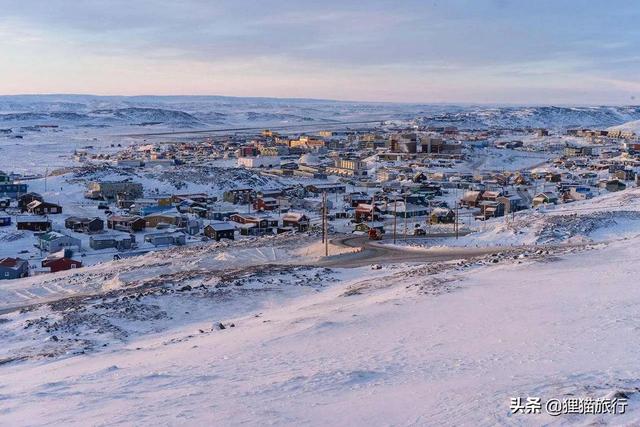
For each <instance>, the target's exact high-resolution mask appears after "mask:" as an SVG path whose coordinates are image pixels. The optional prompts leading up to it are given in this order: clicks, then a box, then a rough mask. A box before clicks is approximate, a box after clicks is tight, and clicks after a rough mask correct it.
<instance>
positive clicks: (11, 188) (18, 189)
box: [0, 184, 27, 199]
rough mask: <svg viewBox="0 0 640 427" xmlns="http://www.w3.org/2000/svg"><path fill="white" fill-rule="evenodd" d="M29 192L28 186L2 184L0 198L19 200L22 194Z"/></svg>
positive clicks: (0, 185)
mask: <svg viewBox="0 0 640 427" xmlns="http://www.w3.org/2000/svg"><path fill="white" fill-rule="evenodd" d="M26 192H27V184H0V197H10V198H12V199H17V198H18V196H19V195H20V194H25V193H26Z"/></svg>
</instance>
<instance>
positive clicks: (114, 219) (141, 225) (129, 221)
mask: <svg viewBox="0 0 640 427" xmlns="http://www.w3.org/2000/svg"><path fill="white" fill-rule="evenodd" d="M146 226H147V222H146V221H145V220H144V218H140V217H139V216H120V215H113V216H110V217H109V218H107V228H109V229H111V230H119V231H126V232H128V233H135V232H138V231H142V230H144V229H145V227H146Z"/></svg>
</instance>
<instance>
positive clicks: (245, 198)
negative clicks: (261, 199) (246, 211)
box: [222, 188, 255, 205]
mask: <svg viewBox="0 0 640 427" xmlns="http://www.w3.org/2000/svg"><path fill="white" fill-rule="evenodd" d="M254 195H255V191H254V190H253V189H252V188H238V189H235V190H229V191H225V192H224V193H223V195H222V199H223V200H224V201H225V202H229V203H233V204H234V205H246V204H249V203H250V202H251V201H252V200H253V197H254Z"/></svg>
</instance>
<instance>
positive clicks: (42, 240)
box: [38, 231, 82, 253]
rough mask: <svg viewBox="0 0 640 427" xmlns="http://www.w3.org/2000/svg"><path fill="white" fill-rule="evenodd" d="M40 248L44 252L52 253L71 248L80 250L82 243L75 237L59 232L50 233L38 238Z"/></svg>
mask: <svg viewBox="0 0 640 427" xmlns="http://www.w3.org/2000/svg"><path fill="white" fill-rule="evenodd" d="M38 247H39V248H40V249H41V250H43V251H47V252H49V253H51V252H58V251H60V250H63V249H66V248H70V247H77V248H78V249H80V248H81V247H82V242H81V241H80V239H76V238H75V237H71V236H67V235H66V234H62V233H59V232H57V231H49V232H48V233H45V234H43V235H42V236H40V237H39V238H38Z"/></svg>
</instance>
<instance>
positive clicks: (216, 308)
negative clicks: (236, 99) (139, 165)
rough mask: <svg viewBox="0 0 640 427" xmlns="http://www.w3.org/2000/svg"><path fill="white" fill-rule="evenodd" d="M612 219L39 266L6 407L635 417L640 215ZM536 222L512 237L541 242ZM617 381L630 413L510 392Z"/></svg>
mask: <svg viewBox="0 0 640 427" xmlns="http://www.w3.org/2000/svg"><path fill="white" fill-rule="evenodd" d="M637 200H638V192H637V190H628V191H624V192H620V193H617V194H613V195H611V196H608V198H603V200H602V202H600V203H595V202H592V201H587V202H583V203H582V204H577V203H576V204H573V205H567V206H565V207H563V208H566V209H571V208H573V211H572V212H571V217H572V218H577V219H579V220H580V221H587V222H588V221H591V220H592V219H593V217H594V215H601V214H602V212H606V211H610V210H611V206H613V205H616V206H619V205H620V204H624V206H625V210H628V211H630V212H634V211H635V210H636V209H637V207H638V202H637ZM563 208H556V210H557V212H555V213H554V214H553V215H549V216H548V217H545V218H548V219H540V220H539V221H537V222H532V225H531V229H532V230H537V231H530V233H531V236H535V239H538V240H539V239H540V237H541V236H542V234H541V233H540V232H539V230H543V229H544V228H545V225H546V224H549V223H551V224H556V223H555V222H554V221H555V220H554V219H553V218H557V217H562V216H563V212H562V210H563ZM578 208H580V209H578ZM567 213H568V212H567ZM573 214H575V215H573ZM530 215H536V214H535V213H534V214H530ZM598 218H599V217H598ZM528 222H531V218H529V221H528ZM538 222H539V223H541V224H542V226H538V225H537V223H538ZM554 226H557V224H556V225H554ZM611 227H613V228H612V229H611V230H610V231H611V232H610V233H608V234H606V235H605V234H601V235H599V237H598V238H597V239H592V240H596V241H599V242H600V243H597V242H596V244H595V245H582V244H581V245H574V246H567V247H562V246H546V247H545V246H540V247H541V248H542V249H541V250H540V249H535V248H532V247H525V248H522V247H518V245H516V246H503V247H502V248H496V249H495V251H494V252H493V253H490V254H488V255H485V256H479V257H476V258H473V259H466V260H459V261H448V262H440V263H419V264H415V263H414V264H411V263H399V264H388V265H383V266H381V267H380V268H375V269H371V268H369V267H360V268H355V269H352V268H349V269H345V268H339V267H332V268H318V267H313V264H314V263H315V260H317V256H318V255H319V252H321V251H319V250H318V249H319V247H318V245H317V244H316V243H314V242H315V241H316V240H314V239H316V238H315V237H314V236H308V237H307V238H306V239H302V240H301V239H299V238H298V237H296V238H295V244H292V240H291V238H290V237H288V236H286V235H283V236H279V237H277V238H275V239H274V240H272V241H270V242H267V243H266V244H267V245H268V246H265V247H263V248H261V247H260V246H259V245H258V246H255V245H253V246H252V245H250V244H249V242H246V241H245V242H234V243H230V244H223V245H219V244H208V246H203V247H199V248H195V247H193V248H182V249H175V250H173V251H172V252H171V253H170V254H171V256H170V257H167V256H166V254H167V253H158V254H149V255H147V256H145V257H140V258H133V259H129V260H123V261H118V262H110V263H104V264H101V265H98V266H94V267H89V268H86V269H83V270H82V271H77V272H65V273H58V274H55V275H48V276H40V277H34V278H30V279H28V282H24V283H21V286H20V287H19V289H18V288H17V286H15V285H14V284H13V283H11V282H8V283H6V284H3V285H2V287H1V289H2V294H1V295H2V297H1V298H0V301H1V304H2V305H1V307H3V308H0V310H3V311H2V312H4V314H3V315H2V316H1V317H0V319H1V320H0V337H1V338H2V341H3V344H4V346H3V350H2V353H0V354H1V356H0V360H1V361H2V362H1V363H0V376H1V377H2V379H3V380H2V384H1V385H0V420H2V423H3V424H9V425H16V424H24V420H26V419H28V420H29V424H34V425H42V424H66V425H82V424H86V422H87V421H89V420H90V422H91V423H95V424H111V425H113V424H115V425H118V424H121V425H122V424H127V425H128V424H137V425H141V424H144V425H148V424H154V423H157V422H160V423H164V424H170V425H172V424H185V423H186V424H191V425H202V424H214V425H265V424H269V425H326V424H327V423H330V424H332V425H363V424H379V422H380V420H385V424H389V425H473V426H484V425H505V424H510V425H514V424H515V425H540V424H552V425H553V424H568V423H571V424H573V423H579V424H594V423H595V424H599V425H620V424H624V423H628V424H630V425H633V424H634V423H636V422H638V421H640V411H638V410H637V408H638V406H637V405H638V404H639V403H640V399H639V398H638V396H639V395H638V390H640V380H638V378H639V376H640V364H639V362H638V361H637V357H636V355H635V353H634V352H633V351H631V349H633V348H635V347H636V346H638V345H640V335H638V333H637V329H638V328H637V325H636V323H637V322H636V321H635V320H634V319H635V317H636V312H637V311H638V309H640V292H638V291H637V290H636V289H635V287H634V286H633V280H632V278H633V277H635V276H637V275H638V274H639V273H640V270H639V268H638V267H637V265H638V264H637V263H636V262H635V261H636V258H637V256H636V254H637V245H638V244H639V243H640V236H638V234H639V233H640V222H637V221H635V220H630V221H629V222H625V223H624V224H623V225H618V226H616V225H613V224H611V223H610V222H607V221H605V222H604V225H603V227H593V228H590V229H589V230H590V233H587V234H593V233H602V230H603V229H607V228H611ZM616 227H618V228H617V231H618V232H617V233H614V232H613V229H616ZM567 229H569V230H571V228H570V227H569V228H567ZM578 230H582V228H580V227H578ZM622 230H624V232H622ZM495 234H499V232H495ZM572 234H576V233H573V232H568V233H565V234H563V235H562V236H561V237H557V238H555V240H553V242H555V243H563V242H564V243H566V242H570V241H571V240H570V239H571V235H572ZM527 239H530V237H527ZM527 239H525V240H517V241H512V242H511V243H530V244H533V243H540V242H541V241H538V240H535V239H534V240H527ZM605 240H606V241H605ZM494 243H496V244H497V243H500V241H498V240H496V241H495V242H494ZM293 253H295V254H296V255H298V257H296V258H295V261H294V259H293V258H292V257H291V254H293ZM163 254H164V255H163ZM167 259H171V261H167ZM307 264H308V265H307ZM17 283H18V282H15V284H17ZM25 304H28V305H25ZM20 306H22V307H23V308H22V309H19V310H16V309H15V307H20ZM12 307H13V308H12ZM616 395H619V396H622V395H624V396H627V397H628V398H629V408H628V411H627V413H626V414H624V415H615V416H614V415H601V416H586V417H585V416H578V415H567V416H560V417H557V418H554V417H551V416H549V415H545V414H538V415H523V414H516V415H512V414H511V412H510V409H509V401H510V398H511V397H518V396H521V397H527V396H533V397H536V396H538V397H541V398H542V399H543V401H544V400H547V399H550V398H559V399H563V398H567V397H572V396H575V397H590V398H604V397H607V396H608V397H610V396H616Z"/></svg>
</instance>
